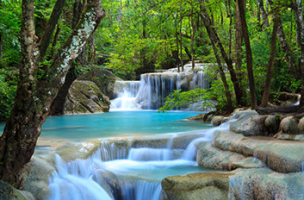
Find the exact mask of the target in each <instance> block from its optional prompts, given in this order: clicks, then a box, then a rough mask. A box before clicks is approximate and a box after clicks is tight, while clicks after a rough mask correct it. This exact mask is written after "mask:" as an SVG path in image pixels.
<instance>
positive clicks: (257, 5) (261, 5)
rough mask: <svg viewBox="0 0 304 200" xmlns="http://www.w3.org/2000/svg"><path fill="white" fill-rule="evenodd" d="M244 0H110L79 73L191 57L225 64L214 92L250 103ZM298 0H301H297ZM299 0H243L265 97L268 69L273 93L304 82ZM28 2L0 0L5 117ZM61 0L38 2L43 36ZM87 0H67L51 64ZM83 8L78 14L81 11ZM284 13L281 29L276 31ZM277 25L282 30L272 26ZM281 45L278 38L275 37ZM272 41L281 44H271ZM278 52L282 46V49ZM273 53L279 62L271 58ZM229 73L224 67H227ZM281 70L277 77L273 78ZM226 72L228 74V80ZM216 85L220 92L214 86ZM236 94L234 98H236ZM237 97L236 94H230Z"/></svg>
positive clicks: (258, 87)
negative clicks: (241, 10) (23, 5)
mask: <svg viewBox="0 0 304 200" xmlns="http://www.w3.org/2000/svg"><path fill="white" fill-rule="evenodd" d="M239 2H240V1H232V0H220V1H218V0H209V1H200V0H199V1H195V0H189V1H181V0H165V1H163V0H162V1H159V0H156V1H146V0H144V1H138V0H134V1H132V0H105V1H103V2H102V6H103V7H104V9H105V10H106V12H107V16H106V17H105V19H104V20H103V21H102V22H101V24H100V25H99V27H98V29H97V31H96V32H95V33H94V35H92V37H91V38H90V40H89V42H88V43H87V45H86V49H85V51H84V52H83V53H82V54H83V55H82V58H78V59H77V60H76V61H75V62H74V64H73V66H74V68H73V71H74V74H75V76H77V74H81V73H83V72H86V71H88V70H90V69H93V68H105V69H109V70H111V71H112V72H114V74H116V75H118V76H120V77H121V78H123V79H130V80H132V79H138V78H139V76H140V74H142V73H146V72H152V71H154V70H155V69H168V68H173V67H176V66H182V65H183V64H185V63H187V62H189V61H191V60H192V59H193V60H195V61H197V62H202V63H219V65H218V67H212V68H210V69H208V70H207V71H208V73H209V74H210V77H212V79H213V80H215V81H213V83H212V86H211V88H213V89H211V93H209V94H208V95H207V96H208V98H212V99H217V100H219V102H220V105H221V106H220V107H221V109H225V108H227V107H231V106H232V107H238V106H249V104H248V102H250V93H249V88H250V87H249V79H250V76H248V74H247V66H248V60H247V59H248V57H247V55H248V54H250V53H247V51H246V50H247V49H246V41H245V38H244V32H245V31H244V29H243V27H242V22H241V21H242V20H241V19H242V18H241V17H240V12H239V11H240V6H239V5H238V3H239ZM297 2H298V1H297ZM297 2H296V1H292V0H282V1H275V2H272V1H268V0H258V1H253V0H247V1H245V0H243V1H241V2H240V3H243V7H244V8H243V10H244V11H245V12H244V14H245V15H244V16H245V19H246V20H245V21H246V26H247V32H248V37H249V38H248V39H249V40H248V41H249V42H250V45H251V51H252V55H251V57H252V69H253V77H252V78H253V80H254V86H255V95H256V99H257V104H258V105H260V103H261V101H262V96H263V91H264V87H265V83H266V82H267V81H266V77H267V69H268V68H269V64H270V62H273V69H272V70H271V72H272V74H271V80H270V85H271V87H270V93H275V92H280V91H286V92H300V89H301V70H300V68H301V62H300V57H301V52H303V51H302V50H301V41H300V40H301V37H300V35H301V28H302V24H301V23H302V22H301V21H300V18H299V16H300V15H302V11H301V7H299V5H298V4H297ZM21 3H22V2H21V1H18V0H2V1H0V12H1V13H0V71H1V73H0V86H1V87H0V99H1V104H0V113H1V114H0V120H1V121H4V120H6V119H7V118H8V117H9V115H10V111H11V109H12V107H13V105H14V96H15V94H16V89H17V81H18V73H19V71H18V67H19V61H20V58H21V45H20V31H21V16H22V12H21ZM55 3H56V1H55V0H49V1H37V0H36V1H35V10H34V17H35V31H36V34H37V36H38V37H41V36H42V35H41V34H42V33H43V31H44V28H45V26H46V24H47V22H48V20H49V19H50V17H51V13H52V9H53V7H54V5H55ZM301 3H302V2H301ZM84 4H85V1H79V0H67V1H66V2H65V4H64V7H63V12H62V15H60V18H59V20H58V23H56V28H55V31H54V32H53V33H52V35H51V36H50V37H51V39H50V40H51V41H50V43H51V45H50V46H49V48H48V49H47V52H46V57H45V59H44V60H43V61H41V62H43V64H44V65H46V66H47V65H50V63H51V60H52V57H53V56H54V55H55V52H56V51H57V49H58V48H59V47H60V46H61V45H62V44H63V43H64V42H65V39H66V37H67V36H68V35H69V34H70V33H71V31H72V30H73V28H74V27H75V23H77V21H78V18H79V15H80V14H79V13H81V12H82V9H83V6H84ZM77 13H78V14H77ZM275 18H277V21H278V22H277V25H276V26H277V27H278V28H277V30H274V23H275V20H274V19H275ZM273 32H276V34H274V35H275V37H272V33H273ZM274 38H275V39H276V41H274V42H273V43H274V45H272V44H271V42H272V40H273V39H274ZM271 45H272V46H273V47H274V48H273V50H272V49H271ZM274 52H275V53H274ZM271 55H273V59H272V61H269V60H270V57H271ZM221 72H223V73H224V74H223V73H221ZM272 77H273V78H272ZM223 78H224V79H223ZM212 91H213V92H212ZM229 96H230V97H229ZM229 98H231V99H229Z"/></svg>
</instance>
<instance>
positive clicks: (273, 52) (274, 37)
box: [260, 13, 280, 107]
mask: <svg viewBox="0 0 304 200" xmlns="http://www.w3.org/2000/svg"><path fill="white" fill-rule="evenodd" d="M274 15H275V16H274V20H273V21H274V23H273V30H272V34H271V47H270V56H269V61H268V67H267V75H266V81H265V86H264V92H263V97H262V102H261V105H260V106H261V107H266V106H267V103H268V99H269V94H270V87H271V78H272V71H273V66H274V61H275V56H276V46H277V32H278V27H279V24H280V16H279V14H278V13H275V14H274Z"/></svg>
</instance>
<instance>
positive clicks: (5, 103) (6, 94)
mask: <svg viewBox="0 0 304 200" xmlns="http://www.w3.org/2000/svg"><path fill="white" fill-rule="evenodd" d="M16 82H17V72H16V71H10V70H4V69H0V101H1V102H0V121H5V120H6V119H8V117H9V116H10V113H11V110H12V109H13V106H14V101H15V95H16V90H17V86H16V85H17V83H16Z"/></svg>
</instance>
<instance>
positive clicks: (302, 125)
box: [0, 117, 304, 134]
mask: <svg viewBox="0 0 304 200" xmlns="http://www.w3.org/2000/svg"><path fill="white" fill-rule="evenodd" d="M298 129H299V131H300V132H302V133H303V132H304V117H302V118H301V119H300V121H299V124H298ZM0 134H1V133H0Z"/></svg>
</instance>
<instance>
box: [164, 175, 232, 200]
mask: <svg viewBox="0 0 304 200" xmlns="http://www.w3.org/2000/svg"><path fill="white" fill-rule="evenodd" d="M230 175H232V174H231V173H196V174H188V175H186V176H170V177H167V178H165V179H163V180H162V183H161V184H162V188H163V190H164V193H165V194H166V196H167V198H168V199H170V200H198V199H213V200H226V199H227V194H228V189H229V176H230Z"/></svg>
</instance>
